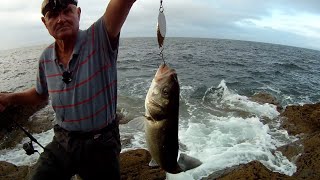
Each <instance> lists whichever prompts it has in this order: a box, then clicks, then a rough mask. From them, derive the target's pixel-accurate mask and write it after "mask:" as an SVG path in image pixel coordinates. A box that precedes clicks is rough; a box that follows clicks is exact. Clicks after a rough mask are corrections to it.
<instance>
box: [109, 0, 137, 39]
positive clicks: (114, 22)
mask: <svg viewBox="0 0 320 180" xmlns="http://www.w3.org/2000/svg"><path fill="white" fill-rule="evenodd" d="M135 1H136V0H110V2H109V4H108V7H107V9H106V12H105V13H104V15H103V18H104V22H105V26H106V29H107V32H108V37H109V38H110V40H111V41H113V40H115V39H116V38H117V37H118V35H119V33H120V31H121V27H122V25H123V23H124V22H125V20H126V18H127V16H128V14H129V11H130V9H131V7H132V5H133V3H134V2H135Z"/></svg>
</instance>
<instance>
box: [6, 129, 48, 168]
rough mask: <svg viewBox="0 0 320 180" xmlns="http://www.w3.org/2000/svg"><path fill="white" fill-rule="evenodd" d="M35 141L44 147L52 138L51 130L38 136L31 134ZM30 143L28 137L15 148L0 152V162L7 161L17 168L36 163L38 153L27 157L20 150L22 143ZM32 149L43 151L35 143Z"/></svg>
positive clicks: (22, 150) (21, 149)
mask: <svg viewBox="0 0 320 180" xmlns="http://www.w3.org/2000/svg"><path fill="white" fill-rule="evenodd" d="M33 136H34V137H35V138H36V139H37V141H38V142H39V143H40V144H41V145H42V146H46V145H47V144H49V142H51V140H52V138H53V130H52V129H51V130H49V131H46V132H43V133H40V134H33ZM27 142H30V139H29V138H28V137H26V138H24V139H23V140H22V141H21V142H20V143H19V144H18V145H17V146H16V147H15V148H13V149H4V150H0V161H7V162H10V163H12V164H15V165H17V166H28V165H32V164H34V163H36V161H37V160H38V158H39V154H38V153H34V154H33V155H30V156H28V155H27V154H26V153H25V151H24V149H23V148H22V146H23V144H24V143H27ZM33 146H34V149H35V150H37V151H39V153H41V152H43V149H42V148H41V147H40V146H39V145H38V144H36V143H33Z"/></svg>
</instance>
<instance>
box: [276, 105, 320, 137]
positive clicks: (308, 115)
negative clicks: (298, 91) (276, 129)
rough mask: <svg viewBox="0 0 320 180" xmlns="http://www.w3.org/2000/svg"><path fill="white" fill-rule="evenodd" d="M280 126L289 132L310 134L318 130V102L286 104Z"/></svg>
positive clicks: (319, 120) (319, 111)
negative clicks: (301, 104)
mask: <svg viewBox="0 0 320 180" xmlns="http://www.w3.org/2000/svg"><path fill="white" fill-rule="evenodd" d="M281 116H282V117H285V118H283V122H282V127H283V128H284V129H286V130H287V131H288V132H289V134H293V135H297V134H301V133H304V134H310V133H313V132H315V131H319V130H320V103H317V104H305V105H303V106H297V105H294V106H288V107H287V108H286V109H285V111H284V112H283V113H281Z"/></svg>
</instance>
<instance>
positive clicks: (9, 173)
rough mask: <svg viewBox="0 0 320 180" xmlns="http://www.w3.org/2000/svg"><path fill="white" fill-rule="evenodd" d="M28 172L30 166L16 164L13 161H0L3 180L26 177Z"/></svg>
mask: <svg viewBox="0 0 320 180" xmlns="http://www.w3.org/2000/svg"><path fill="white" fill-rule="evenodd" d="M28 172H29V167H28V166H15V165H13V164H11V163H8V162H5V161H0V179H2V180H13V179H15V180H20V179H21V180H22V179H26V176H27V175H28Z"/></svg>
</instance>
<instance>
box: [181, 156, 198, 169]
mask: <svg viewBox="0 0 320 180" xmlns="http://www.w3.org/2000/svg"><path fill="white" fill-rule="evenodd" d="M178 164H179V166H180V168H181V169H182V171H188V170H190V169H194V168H196V167H198V166H200V165H201V164H202V162H201V161H200V160H199V159H196V158H194V157H191V156H188V155H187V154H184V153H181V154H180V157H179V159H178Z"/></svg>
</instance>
